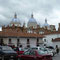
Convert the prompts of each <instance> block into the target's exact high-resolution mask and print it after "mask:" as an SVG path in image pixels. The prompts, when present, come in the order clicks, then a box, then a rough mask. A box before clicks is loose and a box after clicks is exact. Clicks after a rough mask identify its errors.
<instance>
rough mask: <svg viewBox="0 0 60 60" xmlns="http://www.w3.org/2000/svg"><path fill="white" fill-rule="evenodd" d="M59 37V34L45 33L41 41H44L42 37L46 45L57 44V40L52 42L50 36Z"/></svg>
mask: <svg viewBox="0 0 60 60" xmlns="http://www.w3.org/2000/svg"><path fill="white" fill-rule="evenodd" d="M59 37H60V34H50V35H45V38H43V41H44V39H46V42H44V43H46V44H47V45H51V46H55V45H56V44H57V42H55V43H53V42H52V38H53V39H55V38H59ZM59 44H60V43H59Z"/></svg>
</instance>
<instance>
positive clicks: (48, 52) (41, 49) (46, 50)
mask: <svg viewBox="0 0 60 60" xmlns="http://www.w3.org/2000/svg"><path fill="white" fill-rule="evenodd" d="M31 49H33V50H40V51H41V52H44V53H45V54H50V55H51V56H54V53H53V52H52V51H51V50H49V49H47V48H45V47H32V48H31Z"/></svg>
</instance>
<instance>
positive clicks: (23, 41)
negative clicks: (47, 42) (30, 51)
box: [3, 38, 43, 47]
mask: <svg viewBox="0 0 60 60" xmlns="http://www.w3.org/2000/svg"><path fill="white" fill-rule="evenodd" d="M27 39H28V38H19V40H20V42H19V43H21V45H22V46H23V47H27ZM3 41H4V43H5V44H7V45H8V43H9V38H3ZM29 41H30V46H31V47H33V46H36V42H37V38H29ZM11 43H13V44H14V45H15V46H17V38H11ZM39 43H43V41H42V39H41V38H39Z"/></svg>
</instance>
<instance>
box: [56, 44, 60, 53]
mask: <svg viewBox="0 0 60 60" xmlns="http://www.w3.org/2000/svg"><path fill="white" fill-rule="evenodd" d="M56 53H57V54H59V48H58V45H56Z"/></svg>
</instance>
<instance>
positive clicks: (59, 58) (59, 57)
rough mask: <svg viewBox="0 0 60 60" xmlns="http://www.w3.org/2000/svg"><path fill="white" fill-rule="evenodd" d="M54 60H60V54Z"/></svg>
mask: <svg viewBox="0 0 60 60" xmlns="http://www.w3.org/2000/svg"><path fill="white" fill-rule="evenodd" d="M52 58H53V60H60V53H59V54H56V55H55V56H54V57H52Z"/></svg>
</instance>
